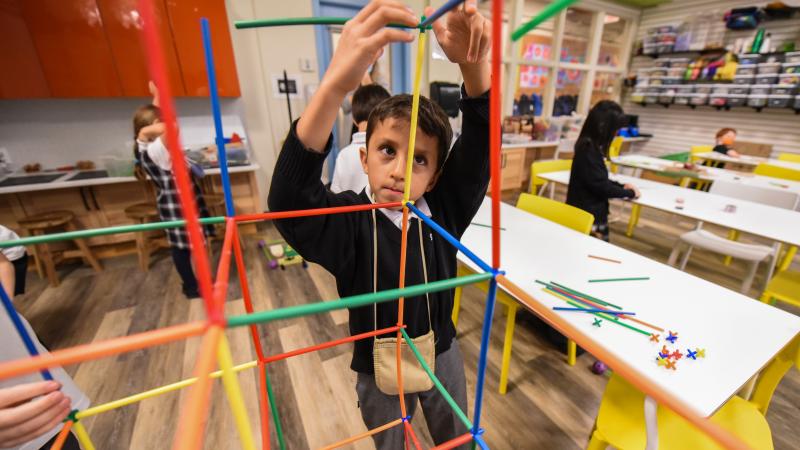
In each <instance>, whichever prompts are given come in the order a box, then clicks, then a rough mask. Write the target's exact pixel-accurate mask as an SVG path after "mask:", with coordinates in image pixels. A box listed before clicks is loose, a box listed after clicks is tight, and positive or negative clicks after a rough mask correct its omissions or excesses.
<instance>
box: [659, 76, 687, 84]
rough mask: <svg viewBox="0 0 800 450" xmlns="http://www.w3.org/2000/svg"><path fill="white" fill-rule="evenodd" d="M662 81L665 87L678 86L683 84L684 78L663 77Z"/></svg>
mask: <svg viewBox="0 0 800 450" xmlns="http://www.w3.org/2000/svg"><path fill="white" fill-rule="evenodd" d="M661 81H662V83H663V84H664V86H674V85H676V84H681V83H682V82H683V77H662V78H661Z"/></svg>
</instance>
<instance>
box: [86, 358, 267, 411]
mask: <svg viewBox="0 0 800 450" xmlns="http://www.w3.org/2000/svg"><path fill="white" fill-rule="evenodd" d="M257 365H258V361H255V360H253V361H250V362H246V363H243V364H239V365H238V366H235V367H233V371H234V372H236V373H238V372H241V371H243V370H246V369H252V368H254V367H256V366H257ZM210 376H211V378H220V377H222V371H221V370H217V371H216V372H211V375H210ZM196 382H197V378H196V377H192V378H187V379H185V380H182V381H177V382H175V383H172V384H167V385H165V386H161V387H157V388H154V389H150V390H149V391H144V392H140V393H138V394H134V395H131V396H128V397H124V398H121V399H119V400H114V401H111V402H108V403H104V404H102V405H97V406H94V407H92V408H87V409H84V410H83V411H79V412H78V413H77V414H75V418H76V419H83V418H86V417H90V416H94V415H97V414H100V413H104V412H106V411H111V410H112V409H117V408H122V407H123V406H128V405H130V404H133V403H136V402H140V401H142V400H147V399H148V398H152V397H158V396H159V395H161V394H166V393H168V392H172V391H177V390H178V389H183V388H185V387H188V386H191V385H193V384H194V383H196Z"/></svg>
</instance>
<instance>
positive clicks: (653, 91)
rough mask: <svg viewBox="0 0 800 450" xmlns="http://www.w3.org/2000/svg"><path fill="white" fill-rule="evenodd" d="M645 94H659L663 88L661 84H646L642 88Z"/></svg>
mask: <svg viewBox="0 0 800 450" xmlns="http://www.w3.org/2000/svg"><path fill="white" fill-rule="evenodd" d="M642 90H643V91H644V92H645V93H646V94H660V93H661V91H662V90H663V88H662V87H661V86H653V85H650V86H647V87H646V88H644V89H642Z"/></svg>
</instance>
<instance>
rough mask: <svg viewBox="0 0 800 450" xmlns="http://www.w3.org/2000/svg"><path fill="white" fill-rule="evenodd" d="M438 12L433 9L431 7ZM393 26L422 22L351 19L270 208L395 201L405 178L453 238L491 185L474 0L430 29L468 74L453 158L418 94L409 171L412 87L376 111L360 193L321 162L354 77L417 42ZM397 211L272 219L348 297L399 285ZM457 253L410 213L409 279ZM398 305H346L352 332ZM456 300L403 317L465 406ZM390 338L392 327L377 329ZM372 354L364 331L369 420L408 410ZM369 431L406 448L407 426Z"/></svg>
mask: <svg viewBox="0 0 800 450" xmlns="http://www.w3.org/2000/svg"><path fill="white" fill-rule="evenodd" d="M432 11H433V9H432V8H426V14H428V15H429V14H431V12H432ZM389 23H402V24H405V25H415V24H417V23H419V19H418V18H417V17H416V16H414V15H413V13H412V12H410V11H409V10H408V9H407V8H406V7H404V6H402V5H395V4H382V3H380V2H371V3H369V4H368V5H367V6H365V7H364V8H363V9H362V10H361V11H360V12H359V13H358V15H356V17H354V18H353V20H351V21H349V22H347V25H345V27H344V31H343V33H342V37H341V40H340V41H339V45H338V47H337V49H336V52H335V53H334V55H333V58H332V60H331V64H330V66H329V67H328V70H327V71H326V73H325V76H324V78H323V80H322V82H321V83H320V88H319V90H318V91H317V92H316V94H315V95H314V97H313V98H312V99H311V101H310V103H309V105H308V107H307V108H306V110H305V112H304V114H303V115H302V116H301V117H300V119H298V121H297V122H295V124H294V125H293V126H292V128H291V130H290V131H289V134H288V136H287V138H286V140H285V142H284V144H283V149H282V150H281V154H280V156H279V157H278V161H277V163H276V166H275V171H274V174H273V178H272V185H271V189H270V193H269V207H270V210H272V211H286V210H297V209H308V208H321V207H335V206H346V205H359V204H370V203H371V202H376V203H383V202H396V201H400V200H401V199H402V197H403V189H404V187H405V183H406V182H410V183H411V186H410V189H411V194H410V199H411V200H413V201H415V204H416V206H417V207H418V208H419V209H420V210H422V211H423V212H425V213H426V214H430V215H431V216H432V218H433V219H434V220H435V221H436V222H437V223H439V224H441V225H442V226H443V227H444V228H445V229H446V230H448V231H449V232H450V233H452V234H453V235H454V236H456V237H457V238H458V237H460V236H461V235H462V234H463V232H464V231H465V230H466V228H467V227H468V226H469V223H470V220H471V219H472V217H473V216H474V215H475V213H476V212H477V210H478V208H479V207H480V205H481V202H482V201H483V198H484V196H485V193H486V188H487V185H488V182H489V157H488V150H489V128H488V116H489V104H488V90H489V86H490V78H491V70H490V67H489V64H488V61H487V54H488V50H489V47H490V39H491V38H490V32H489V30H490V27H489V24H488V22H487V21H486V20H485V19H484V18H483V17H482V16H481V15H480V14H478V12H477V8H476V6H475V2H474V1H468V2H467V5H466V6H465V7H464V8H463V9H458V10H457V11H454V12H451V13H449V14H448V15H447V16H445V18H443V19H440V20H439V21H437V22H435V23H434V26H433V27H434V31H435V32H436V36H437V38H438V40H439V43H440V45H441V47H442V49H443V50H444V52H445V53H446V55H447V56H448V58H449V59H450V60H451V61H453V62H455V63H458V64H459V66H460V69H461V73H462V75H463V78H464V85H463V87H462V100H461V112H462V114H463V134H462V135H461V137H460V138H459V139H458V140H457V141H456V143H455V144H454V146H453V148H452V150H451V151H450V155H449V157H448V148H449V146H450V145H449V144H450V141H451V136H452V130H451V128H450V125H449V121H448V119H447V116H446V115H445V113H444V111H443V110H442V109H441V108H440V107H439V106H437V105H436V104H434V103H432V102H431V101H430V100H428V99H427V98H424V97H421V98H420V105H419V125H418V130H417V136H416V145H415V152H414V161H413V177H412V179H411V180H406V179H405V167H406V158H407V155H408V151H409V150H408V144H409V142H408V140H409V124H410V115H411V96H409V95H399V96H395V97H392V98H390V99H388V100H385V101H384V102H382V103H381V104H380V105H378V106H377V107H376V108H375V109H374V110H373V111H372V113H371V114H370V116H369V120H368V124H367V130H366V148H361V152H360V153H361V163H362V167H363V169H364V171H365V172H366V173H367V176H368V184H367V186H366V187H365V188H364V189H362V190H361V191H360V192H359V193H356V192H353V191H344V192H341V193H339V194H334V193H332V192H330V191H329V190H327V189H325V186H324V185H323V184H322V182H321V181H320V173H321V171H322V164H323V162H324V160H325V157H326V155H327V153H328V150H329V149H330V145H331V136H330V130H331V129H332V127H333V124H334V121H335V119H336V115H337V111H338V108H339V105H340V103H341V101H342V99H343V98H344V96H345V94H346V93H347V92H349V91H350V90H352V89H353V88H355V87H356V86H357V85H358V83H359V81H360V80H361V77H362V74H363V73H364V71H365V70H366V69H367V67H368V66H369V64H370V63H371V62H372V61H374V60H375V59H376V58H377V57H378V56H379V55H380V53H381V51H382V48H383V47H384V46H385V45H386V44H389V43H391V42H410V41H412V40H413V39H414V35H413V34H411V33H408V32H406V31H404V30H400V29H397V28H386V25H387V24H389ZM470 25H472V26H470ZM431 38H432V37H431ZM400 209H401V208H393V209H391V210H389V209H381V210H379V211H374V210H372V211H364V212H356V213H347V214H333V215H325V216H316V217H303V218H296V219H285V220H279V221H276V226H277V228H278V230H279V231H280V232H281V234H282V235H283V237H284V238H285V239H286V241H287V242H288V243H289V244H290V245H291V246H292V247H294V248H295V249H297V251H298V252H299V253H300V254H301V255H302V256H303V257H304V258H306V259H307V260H309V261H312V262H315V263H318V264H320V265H322V266H323V267H325V269H327V270H328V271H329V272H331V273H332V274H333V275H334V276H335V277H336V283H337V289H338V292H339V295H340V296H341V297H347V296H352V295H356V294H364V293H369V292H375V291H383V290H387V289H393V288H397V287H398V285H399V261H400V240H401V225H402V213H401V211H400ZM456 253H457V251H456V249H455V248H454V247H453V246H451V245H450V244H449V243H447V242H446V241H445V240H444V239H442V238H441V237H440V236H439V235H437V234H436V233H434V232H433V231H432V230H431V229H430V228H429V227H427V226H426V225H424V224H423V223H422V222H421V221H420V220H418V219H416V218H414V219H411V220H410V223H409V226H408V252H407V258H408V267H407V271H406V285H409V286H410V285H416V284H422V283H425V282H426V281H428V282H432V281H436V280H444V279H448V278H452V277H454V276H455V275H456ZM397 309H398V303H397V301H391V302H386V303H380V304H376V305H370V306H365V307H360V308H354V309H350V311H349V313H350V333H351V334H353V335H355V334H360V333H365V332H369V331H373V330H375V329H380V328H386V327H391V326H394V325H396V324H397V319H398V317H397V312H398V311H397ZM452 309H453V291H452V290H449V291H443V292H436V293H430V294H428V295H422V296H417V297H411V298H406V300H405V309H404V322H405V324H406V326H407V328H406V331H407V332H408V334H409V335H410V337H412V338H427V337H431V338H432V339H430V340H429V341H428V342H429V344H430V347H431V348H434V347H435V355H436V356H435V372H436V375H437V376H438V377H439V379H440V380H441V381H442V383H443V384H444V386H445V388H446V389H447V390H448V391H449V392H450V394H452V396H453V397H454V399H455V400H456V402H457V403H458V405H459V406H460V407H461V408H463V409H464V410H466V407H467V396H466V382H465V374H464V365H463V360H462V357H461V352H460V350H459V347H458V343H457V341H456V339H455V327H454V326H453V322H452V320H451V313H452ZM431 332H432V336H431ZM394 336H395V333H391V334H390V335H388V336H380V337H382V338H383V337H387V338H391V337H394ZM434 342H435V344H434ZM373 353H374V352H373V339H363V340H358V341H356V342H355V343H354V346H353V359H352V362H351V364H350V367H351V369H353V370H354V371H356V372H357V384H356V393H357V395H358V400H359V407H360V409H361V416H362V418H363V420H364V423H365V424H366V426H367V428H368V429H372V428H375V427H378V426H380V425H383V424H386V423H387V422H390V421H392V420H395V419H398V418H400V417H401V411H400V405H399V398H398V396H397V395H396V394H395V395H391V394H390V393H387V391H391V389H386V388H381V387H379V384H378V380H385V378H384V377H377V376H376V374H375V369H374V364H375V360H374V358H373ZM393 354H394V353H393ZM432 362H434V361H432ZM404 367H405V366H404ZM404 373H405V372H404ZM404 379H405V377H404ZM393 380H395V381H396V377H393ZM384 386H385V385H384ZM406 392H408V391H406ZM405 399H406V403H407V407H408V409H407V413H408V414H409V415H412V416H413V414H414V411H415V407H416V402H417V400H419V402H420V403H421V406H422V408H423V410H424V412H425V418H426V420H427V423H428V429H429V431H430V434H431V436H432V437H433V440H434V441H435V442H436V443H437V444H441V443H443V442H445V441H447V440H450V439H453V438H455V437H456V436H458V435H460V434H463V433H465V432H466V431H467V430H466V428H465V427H464V425H463V424H461V423H460V421H459V420H458V419H457V418H456V417H455V416H454V414H453V412H452V410H451V409H450V408H449V406H448V405H447V403H446V401H445V400H444V398H443V397H442V396H441V395H440V394H439V393H438V391H437V390H436V389H435V388H431V389H430V390H422V391H420V392H408V394H407V395H406V396H405ZM373 439H374V441H375V445H376V447H377V448H378V449H381V450H383V449H391V450H396V449H401V448H403V447H404V430H403V427H402V426H401V427H393V428H391V429H389V430H386V431H384V432H382V433H378V434H376V435H374V436H373ZM467 448H468V447H467Z"/></svg>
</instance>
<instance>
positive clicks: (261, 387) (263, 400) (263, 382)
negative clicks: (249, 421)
mask: <svg viewBox="0 0 800 450" xmlns="http://www.w3.org/2000/svg"><path fill="white" fill-rule="evenodd" d="M264 369H265V364H264V363H263V362H261V361H259V362H258V396H259V400H260V401H259V402H258V410H259V412H260V413H261V414H260V415H261V420H260V421H261V450H269V445H270V444H269V400H268V398H267V375H266V373H265V372H264Z"/></svg>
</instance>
